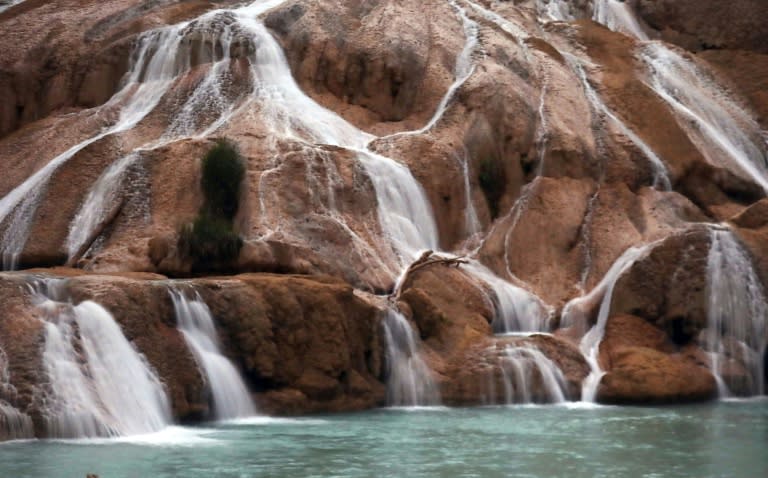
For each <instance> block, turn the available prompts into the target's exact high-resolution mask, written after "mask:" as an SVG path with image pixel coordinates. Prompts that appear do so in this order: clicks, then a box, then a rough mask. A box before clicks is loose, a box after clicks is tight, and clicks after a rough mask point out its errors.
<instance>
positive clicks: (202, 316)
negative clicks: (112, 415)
mask: <svg viewBox="0 0 768 478" xmlns="http://www.w3.org/2000/svg"><path fill="white" fill-rule="evenodd" d="M170 294H171V299H172V300H173V309H174V311H175V313H176V320H177V321H178V324H179V330H180V331H181V333H182V334H183V335H184V340H186V342H187V345H188V346H189V349H190V350H191V351H192V354H193V355H194V357H195V360H196V361H197V363H198V365H199V366H200V368H201V370H202V371H203V373H204V375H205V379H206V381H207V385H208V389H209V391H210V393H211V395H212V397H213V411H214V413H213V415H214V418H215V419H217V420H228V419H233V418H243V417H249V416H252V415H255V414H256V407H255V406H254V404H253V400H251V396H250V393H249V392H248V388H247V387H246V385H245V383H244V382H243V379H242V378H241V376H240V373H239V372H238V371H237V368H235V366H234V364H233V363H232V362H231V361H230V360H229V359H228V358H227V357H226V356H224V354H222V353H221V346H220V345H219V336H218V334H217V332H216V326H215V324H214V322H213V316H212V315H211V311H210V309H209V308H208V306H207V305H206V304H205V302H203V300H202V298H201V297H200V296H199V295H198V294H195V296H194V298H193V299H190V298H188V297H187V296H186V295H185V294H184V293H183V292H179V291H175V290H171V291H170Z"/></svg>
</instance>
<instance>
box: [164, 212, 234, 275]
mask: <svg viewBox="0 0 768 478" xmlns="http://www.w3.org/2000/svg"><path fill="white" fill-rule="evenodd" d="M242 246H243V240H242V239H240V236H238V235H237V233H235V232H234V231H233V230H232V226H231V225H230V224H229V223H228V222H227V221H225V220H221V219H214V218H212V217H210V216H207V215H200V216H198V217H197V219H195V221H194V222H193V223H192V224H186V225H184V227H182V228H181V233H180V234H179V243H178V247H179V252H180V253H181V254H182V256H183V257H187V258H190V259H192V260H193V261H194V264H195V265H196V266H198V268H199V266H206V265H215V264H222V263H228V262H231V261H233V260H235V259H237V256H238V255H239V254H240V248H241V247H242Z"/></svg>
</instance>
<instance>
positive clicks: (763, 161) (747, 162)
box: [640, 42, 768, 192]
mask: <svg viewBox="0 0 768 478" xmlns="http://www.w3.org/2000/svg"><path fill="white" fill-rule="evenodd" d="M640 58H641V59H642V60H643V61H644V62H645V64H646V65H647V68H648V75H649V77H650V83H649V86H650V87H651V88H652V89H653V90H654V91H655V92H656V94H658V95H659V97H660V98H661V99H663V100H664V101H665V102H666V103H667V104H669V106H670V107H671V108H672V111H673V112H674V113H675V114H676V115H677V122H678V124H679V125H680V127H681V128H682V129H683V130H684V131H686V132H687V134H688V136H689V137H690V138H691V141H692V142H693V143H694V144H695V145H696V146H697V147H698V148H699V150H700V151H701V153H702V154H703V155H704V157H705V158H706V159H707V160H708V161H709V162H710V163H711V164H723V163H725V164H723V165H724V166H726V167H729V166H730V168H735V169H736V170H740V171H741V172H742V173H743V174H746V176H747V177H748V178H750V179H752V180H753V181H754V182H755V183H756V184H757V185H759V186H760V187H761V188H763V190H764V191H766V192H768V153H766V149H765V144H764V139H763V136H762V131H761V129H760V126H759V125H758V124H757V122H756V121H755V120H754V119H753V118H752V116H751V115H750V114H749V113H748V112H747V111H745V110H744V109H742V108H741V107H740V106H739V105H738V104H737V103H736V102H735V101H734V100H732V99H731V98H729V96H728V94H727V93H726V91H725V90H724V89H723V88H722V87H720V86H719V85H717V84H716V83H715V82H714V81H713V80H712V79H710V77H709V75H707V74H706V73H705V72H704V71H702V70H700V69H699V68H697V67H696V66H695V65H694V64H693V62H691V61H689V60H687V59H685V58H684V57H683V56H682V55H680V54H678V53H677V52H675V51H673V50H672V49H671V48H669V47H667V46H665V45H664V44H662V43H658V42H654V43H649V44H646V45H644V46H643V48H642V49H641V51H640Z"/></svg>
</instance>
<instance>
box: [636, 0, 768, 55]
mask: <svg viewBox="0 0 768 478" xmlns="http://www.w3.org/2000/svg"><path fill="white" fill-rule="evenodd" d="M636 8H637V11H638V13H639V14H640V16H641V17H642V18H643V20H645V21H646V22H647V23H648V24H649V25H650V26H651V27H653V28H655V29H656V30H658V31H660V32H661V37H662V39H664V40H666V41H671V42H673V43H677V44H679V45H681V46H683V47H685V48H689V49H692V50H708V49H732V50H755V51H760V52H762V53H766V52H768V45H766V44H765V38H766V35H768V27H766V25H765V22H762V21H760V20H759V19H760V18H762V17H763V16H764V15H768V5H766V4H765V2H761V1H760V0H737V1H733V2H728V3H727V4H725V3H723V2H716V1H704V2H702V1H695V0H683V1H670V0H666V1H665V0H639V1H637V2H636ZM713 19H717V22H716V23H713Z"/></svg>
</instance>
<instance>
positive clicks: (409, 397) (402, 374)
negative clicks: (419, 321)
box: [382, 309, 440, 406]
mask: <svg viewBox="0 0 768 478" xmlns="http://www.w3.org/2000/svg"><path fill="white" fill-rule="evenodd" d="M382 325H383V327H384V336H385V338H386V342H387V350H386V352H387V404H388V405H390V406H416V405H436V404H438V403H440V392H439V390H438V388H437V385H436V383H435V381H434V379H433V377H432V370H430V368H429V366H428V365H427V364H426V362H425V361H424V359H423V357H422V355H421V340H420V339H419V337H418V335H417V334H416V332H415V331H414V329H413V327H411V324H410V323H408V320H406V318H405V317H403V315H402V314H401V313H400V312H398V311H396V310H393V309H388V310H387V311H386V313H385V316H384V320H383V321H382Z"/></svg>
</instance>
